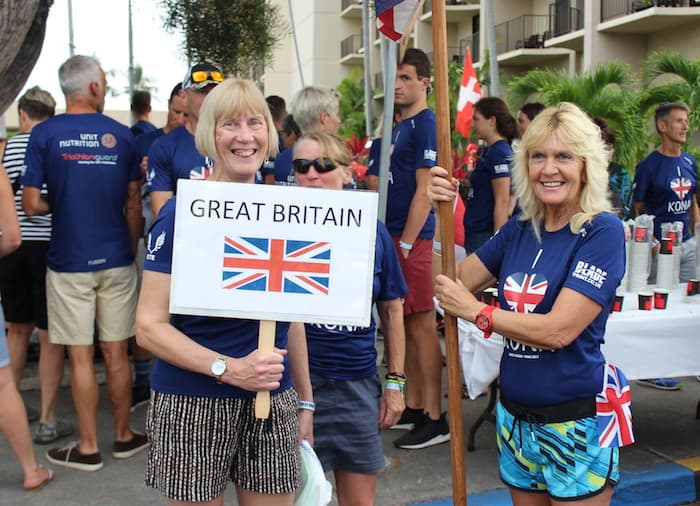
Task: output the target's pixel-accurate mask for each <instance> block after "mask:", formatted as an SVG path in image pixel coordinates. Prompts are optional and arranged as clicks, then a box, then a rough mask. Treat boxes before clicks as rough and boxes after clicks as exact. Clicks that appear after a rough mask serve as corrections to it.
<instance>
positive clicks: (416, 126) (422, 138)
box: [386, 109, 437, 239]
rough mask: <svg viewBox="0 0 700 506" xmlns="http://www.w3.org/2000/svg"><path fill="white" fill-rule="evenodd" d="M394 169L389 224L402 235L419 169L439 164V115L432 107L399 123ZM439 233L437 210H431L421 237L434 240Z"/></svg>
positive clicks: (394, 146) (392, 159)
mask: <svg viewBox="0 0 700 506" xmlns="http://www.w3.org/2000/svg"><path fill="white" fill-rule="evenodd" d="M391 138H392V143H393V146H392V152H391V168H390V174H389V192H388V194H387V208H386V227H387V228H388V229H389V233H390V234H391V235H392V236H394V237H398V236H400V235H401V234H402V233H403V229H404V227H405V226H406V220H407V218H408V211H409V209H410V207H411V200H412V199H413V195H415V193H416V170H417V169H420V168H431V167H434V166H435V165H436V164H437V133H436V129H435V114H434V113H433V111H431V110H430V109H423V110H422V111H421V112H419V113H418V114H416V115H415V116H412V117H410V118H406V119H404V120H403V121H402V122H401V123H399V124H398V125H396V128H394V131H393V133H392V136H391ZM434 234H435V213H434V212H433V210H432V209H431V210H430V214H429V215H428V219H427V220H426V221H425V224H424V225H423V228H422V229H421V231H420V233H419V234H418V237H420V238H423V239H432V238H433V235H434Z"/></svg>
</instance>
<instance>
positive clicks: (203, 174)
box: [190, 165, 211, 180]
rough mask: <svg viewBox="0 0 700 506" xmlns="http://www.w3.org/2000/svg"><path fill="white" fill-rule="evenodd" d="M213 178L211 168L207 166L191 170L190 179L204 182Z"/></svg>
mask: <svg viewBox="0 0 700 506" xmlns="http://www.w3.org/2000/svg"><path fill="white" fill-rule="evenodd" d="M209 176H211V168H209V167H207V166H204V165H202V166H200V167H193V168H192V169H190V179H199V180H203V179H206V178H208V177H209Z"/></svg>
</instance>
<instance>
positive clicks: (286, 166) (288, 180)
mask: <svg viewBox="0 0 700 506" xmlns="http://www.w3.org/2000/svg"><path fill="white" fill-rule="evenodd" d="M293 159H294V148H293V147H292V148H287V149H285V150H284V151H281V152H280V153H279V154H278V155H277V156H276V157H275V158H274V160H270V162H269V163H266V164H265V165H263V167H262V174H263V177H264V176H266V175H267V174H274V175H275V184H278V185H283V186H293V185H295V184H296V183H295V181H294V172H293V171H292V160H293Z"/></svg>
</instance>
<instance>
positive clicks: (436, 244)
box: [433, 241, 442, 251]
mask: <svg viewBox="0 0 700 506" xmlns="http://www.w3.org/2000/svg"><path fill="white" fill-rule="evenodd" d="M433 250H435V251H442V243H441V242H440V241H433Z"/></svg>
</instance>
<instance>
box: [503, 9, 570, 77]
mask: <svg viewBox="0 0 700 506" xmlns="http://www.w3.org/2000/svg"><path fill="white" fill-rule="evenodd" d="M552 25H553V23H552V19H551V16H549V15H546V14H527V15H524V16H518V17H517V18H513V19H510V20H508V21H505V22H503V23H499V24H497V25H496V26H495V32H496V54H498V61H500V62H504V63H508V64H513V65H530V66H532V65H538V64H541V63H546V61H547V60H552V59H558V58H561V57H562V56H567V55H568V54H569V50H568V49H562V48H556V47H553V48H549V47H548V48H545V41H547V40H549V39H551V37H552Z"/></svg>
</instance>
